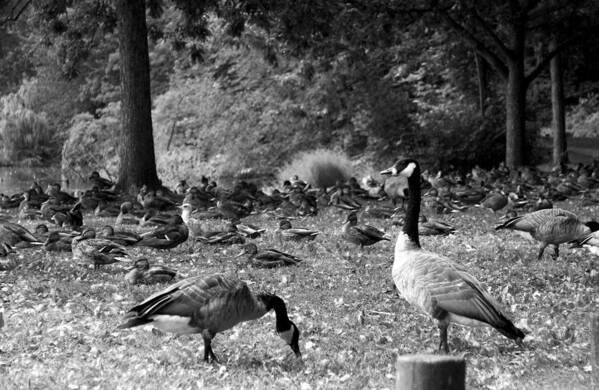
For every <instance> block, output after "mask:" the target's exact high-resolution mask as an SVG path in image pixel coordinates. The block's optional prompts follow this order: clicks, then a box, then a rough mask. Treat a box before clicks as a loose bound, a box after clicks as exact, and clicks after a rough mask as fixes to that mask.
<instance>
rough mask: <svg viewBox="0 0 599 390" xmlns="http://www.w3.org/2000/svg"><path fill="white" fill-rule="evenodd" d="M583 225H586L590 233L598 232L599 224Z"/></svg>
mask: <svg viewBox="0 0 599 390" xmlns="http://www.w3.org/2000/svg"><path fill="white" fill-rule="evenodd" d="M584 224H585V225H587V226H588V227H589V229H591V231H592V232H596V231H597V230H599V222H597V221H588V222H585V223H584Z"/></svg>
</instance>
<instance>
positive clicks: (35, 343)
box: [0, 203, 599, 390]
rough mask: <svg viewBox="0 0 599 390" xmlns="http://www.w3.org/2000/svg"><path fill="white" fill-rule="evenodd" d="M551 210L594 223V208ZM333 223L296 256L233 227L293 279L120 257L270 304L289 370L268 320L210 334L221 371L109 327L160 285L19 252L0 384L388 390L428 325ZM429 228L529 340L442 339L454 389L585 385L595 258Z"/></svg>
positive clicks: (191, 339)
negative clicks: (282, 256) (290, 337)
mask: <svg viewBox="0 0 599 390" xmlns="http://www.w3.org/2000/svg"><path fill="white" fill-rule="evenodd" d="M559 206H561V207H563V208H566V209H569V210H573V211H575V212H578V213H579V214H580V215H583V216H589V217H592V216H595V217H599V209H597V208H590V209H589V208H585V209H582V208H580V207H578V206H577V205H576V203H565V204H561V205H559ZM345 216H346V214H345V213H344V212H341V211H339V210H336V209H329V210H324V211H322V212H321V213H320V214H319V215H318V216H317V217H309V218H305V219H303V220H297V221H293V222H294V224H295V225H297V226H301V227H311V228H316V229H319V230H320V231H321V232H322V234H321V235H320V236H319V237H318V238H317V240H316V241H315V242H313V243H310V244H306V245H303V244H293V243H287V244H284V245H282V246H281V245H280V244H279V243H278V242H277V240H276V239H275V236H274V233H273V232H274V229H275V228H276V227H277V226H278V222H277V219H276V218H275V217H274V216H269V215H252V216H250V217H249V218H247V219H246V221H248V222H251V223H255V224H258V225H260V226H263V227H267V228H268V229H269V231H268V232H267V233H266V234H265V236H263V237H262V238H259V239H257V240H256V241H257V243H258V245H259V246H262V247H264V246H269V247H277V248H279V249H283V250H286V251H288V252H291V253H293V254H296V255H298V256H300V257H302V258H303V259H304V260H305V261H304V262H303V264H301V265H300V266H297V267H289V268H281V269H274V270H260V269H252V268H249V267H247V265H246V264H245V263H244V260H242V259H240V258H234V255H235V254H237V253H239V251H240V250H239V248H237V247H207V246H202V245H201V244H196V245H195V248H192V247H191V245H189V244H187V243H186V244H184V245H182V246H180V247H178V248H175V249H173V250H171V251H155V250H151V249H141V248H136V249H133V250H131V251H130V252H131V254H132V255H133V257H139V256H141V255H146V256H148V257H149V258H150V259H151V260H152V261H153V262H157V263H165V264H168V265H170V266H172V267H174V268H176V269H177V270H178V271H179V272H180V273H181V274H182V275H184V276H191V275H209V274H212V273H217V272H229V273H237V274H238V276H239V277H240V278H242V279H243V280H245V281H247V282H248V283H249V284H250V285H251V287H252V288H253V289H255V290H260V289H263V290H267V291H271V292H274V293H276V294H278V295H280V296H281V297H283V298H284V299H285V300H286V302H287V304H288V308H289V312H290V316H291V318H292V320H293V321H294V322H295V323H296V324H297V325H298V327H299V328H300V330H301V332H302V334H301V339H300V348H301V349H302V352H303V354H304V358H303V361H302V362H299V361H296V360H295V359H294V358H293V355H292V352H291V350H290V349H289V348H288V347H287V346H286V345H285V344H284V343H283V341H282V340H281V339H280V338H278V337H277V336H276V334H275V332H274V314H269V315H267V316H265V317H264V318H262V319H260V320H258V321H253V322H250V323H244V324H241V325H239V326H237V327H235V328H233V329H231V330H229V331H226V332H224V333H222V334H219V335H218V336H217V337H216V338H215V340H214V342H213V348H214V350H215V353H216V354H217V356H218V357H219V358H220V359H221V362H222V364H221V365H216V364H215V365H211V364H206V363H204V362H203V361H202V356H203V342H202V339H201V337H198V336H187V335H186V336H173V335H168V334H167V335H164V334H159V333H158V332H153V331H151V328H150V327H140V328H134V329H126V330H117V329H116V326H117V325H118V324H119V321H120V319H121V318H122V316H123V315H124V314H125V312H126V311H127V310H128V308H130V307H131V306H132V305H134V304H135V303H137V302H139V301H141V300H142V299H144V298H145V297H147V296H148V295H150V294H151V293H153V292H154V291H157V290H158V289H160V288H163V287H164V286H160V285H158V286H156V285H154V286H145V285H142V286H129V285H127V283H126V282H125V280H124V274H125V267H123V266H119V265H110V266H105V267H104V268H103V269H102V270H100V271H94V270H92V269H87V268H84V267H82V266H80V265H77V264H75V263H74V262H73V261H72V260H71V257H70V254H59V255H57V254H53V253H47V252H45V251H43V250H39V249H27V250H21V251H20V252H19V254H18V258H19V262H20V265H19V267H17V268H16V269H13V270H12V271H10V272H2V273H0V298H1V300H0V305H1V306H0V312H3V317H4V326H3V327H2V328H1V329H0V388H2V389H12V388H30V389H87V388H97V387H100V388H143V389H154V388H185V389H203V388H235V389H236V388H277V389H280V388H299V389H302V390H307V389H317V388H345V389H361V388H372V389H383V388H393V386H394V383H395V368H394V366H395V359H396V357H397V355H399V354H409V353H420V352H434V351H435V350H436V346H437V343H438V334H437V328H436V326H435V325H434V323H433V321H432V320H430V319H429V318H428V317H427V316H426V315H423V314H421V313H420V312H418V311H417V310H416V309H414V308H413V307H411V306H409V305H408V304H407V303H406V302H405V301H404V300H403V299H401V298H400V297H399V295H398V293H397V292H396V289H395V287H394V286H393V283H392V280H391V265H392V262H393V244H394V241H392V242H390V243H388V242H383V243H379V244H377V245H375V246H374V247H370V248H366V249H364V250H363V251H360V250H359V249H357V248H355V247H351V246H349V245H348V244H346V243H345V242H344V241H342V240H341V238H340V236H339V227H340V226H341V224H342V221H343V220H344V219H345ZM439 218H440V219H444V220H446V221H448V222H451V223H452V224H454V225H456V227H457V228H458V230H457V232H456V233H455V234H453V235H450V236H447V237H439V236H436V237H422V238H421V242H422V245H423V247H425V248H428V249H431V250H434V251H437V252H439V253H443V254H446V255H448V256H451V257H452V258H454V259H456V260H457V261H458V262H459V263H461V264H463V265H465V266H466V267H467V268H468V269H470V270H471V272H472V273H473V274H474V275H475V276H476V277H478V278H479V279H480V280H481V281H483V282H485V283H486V284H487V286H488V287H489V290H490V291H491V293H492V295H494V296H496V297H497V298H498V299H499V300H500V301H501V302H502V303H503V305H504V306H505V307H506V310H507V312H508V313H510V315H511V317H512V318H513V319H514V321H515V322H516V324H517V325H518V326H520V327H523V328H525V329H526V330H527V332H530V333H529V334H528V335H527V337H526V339H525V341H524V343H523V345H522V346H518V345H516V344H515V343H513V342H512V341H511V340H508V339H506V338H505V337H503V336H501V335H500V334H499V333H498V332H495V331H493V330H492V329H490V328H462V327H458V326H454V327H452V328H450V346H451V348H452V350H453V352H452V353H454V354H456V355H460V356H463V357H465V359H466V360H467V382H468V388H472V389H564V388H568V389H569V390H571V389H590V388H592V384H591V382H592V379H591V378H592V373H591V361H590V359H591V358H590V353H591V352H590V349H591V347H590V330H589V313H591V312H592V311H597V309H598V307H599V297H598V295H597V292H598V290H599V288H598V284H599V278H598V276H597V272H598V271H599V260H597V259H596V258H595V257H594V256H593V255H591V254H589V253H588V252H586V250H583V249H578V250H572V249H567V248H565V247H563V248H562V250H561V258H560V259H559V260H558V261H556V262H554V261H553V260H551V259H550V258H549V256H548V255H547V257H546V258H545V259H544V260H543V261H540V262H538V261H536V252H537V247H536V244H535V243H533V242H531V241H527V240H525V239H523V238H521V237H519V236H517V235H516V234H514V233H513V232H509V231H500V232H495V231H494V230H493V226H494V224H495V223H496V222H497V218H496V217H495V216H494V215H493V214H492V213H491V212H488V211H486V210H482V209H472V210H470V211H468V212H465V213H459V214H452V215H446V216H440V217H439ZM86 222H87V223H89V224H92V225H102V224H105V223H107V222H110V221H108V220H94V219H90V218H88V219H86ZM361 222H362V223H363V222H369V223H371V224H373V225H375V226H379V227H382V228H384V229H385V230H387V232H388V234H389V235H391V236H393V237H395V234H396V232H397V231H398V229H399V228H398V227H395V226H392V225H391V222H390V221H389V220H368V221H361ZM222 224H223V223H222V222H214V223H210V222H207V227H209V226H212V228H214V225H219V226H222ZM28 226H30V227H31V226H33V224H30V225H28Z"/></svg>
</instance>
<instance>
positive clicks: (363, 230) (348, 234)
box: [341, 212, 390, 248]
mask: <svg viewBox="0 0 599 390" xmlns="http://www.w3.org/2000/svg"><path fill="white" fill-rule="evenodd" d="M341 236H342V237H343V239H344V240H345V241H348V242H351V243H352V244H356V245H359V246H360V248H362V247H365V246H368V245H373V244H376V243H377V242H379V241H383V240H385V241H390V240H389V238H387V237H385V232H383V231H381V230H379V229H377V228H375V227H374V226H370V225H358V215H357V214H356V213H355V212H351V213H349V215H348V216H347V219H346V220H345V224H344V225H343V227H342V228H341Z"/></svg>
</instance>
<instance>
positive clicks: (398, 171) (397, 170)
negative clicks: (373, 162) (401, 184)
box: [381, 158, 419, 177]
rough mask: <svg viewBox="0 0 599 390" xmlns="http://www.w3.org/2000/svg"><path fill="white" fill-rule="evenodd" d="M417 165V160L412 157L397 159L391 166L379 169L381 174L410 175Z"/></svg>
mask: <svg viewBox="0 0 599 390" xmlns="http://www.w3.org/2000/svg"><path fill="white" fill-rule="evenodd" d="M418 167H419V164H418V161H416V160H414V159H413V158H406V159H402V160H398V161H397V162H396V163H395V164H393V166H391V168H387V169H385V170H384V171H381V175H391V176H399V175H401V176H405V177H411V176H412V174H413V173H414V171H415V170H416V168H418Z"/></svg>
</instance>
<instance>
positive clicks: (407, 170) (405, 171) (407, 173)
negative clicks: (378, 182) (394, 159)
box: [399, 162, 416, 177]
mask: <svg viewBox="0 0 599 390" xmlns="http://www.w3.org/2000/svg"><path fill="white" fill-rule="evenodd" d="M414 169H416V164H415V163H413V162H411V163H409V164H408V166H407V167H405V168H404V169H403V171H401V172H400V173H399V174H400V175H402V176H405V177H410V176H412V173H414Z"/></svg>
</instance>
